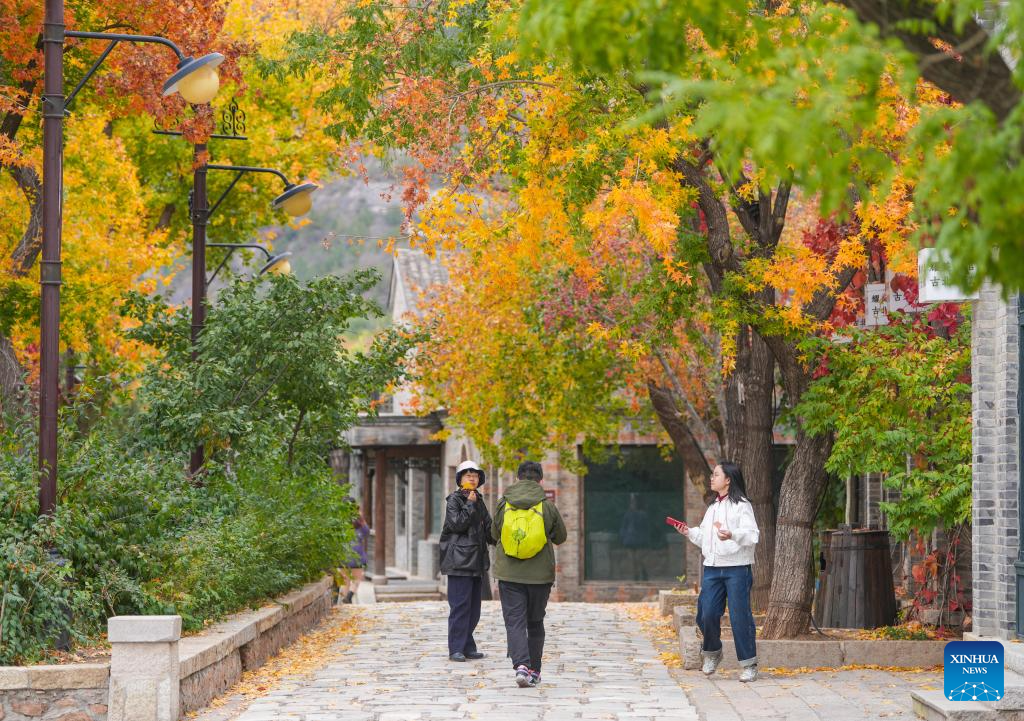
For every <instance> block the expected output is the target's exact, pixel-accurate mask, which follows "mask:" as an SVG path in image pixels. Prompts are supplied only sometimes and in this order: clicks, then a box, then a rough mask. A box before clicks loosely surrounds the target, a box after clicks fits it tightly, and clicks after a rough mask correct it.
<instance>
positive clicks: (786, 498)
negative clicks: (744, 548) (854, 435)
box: [761, 430, 832, 639]
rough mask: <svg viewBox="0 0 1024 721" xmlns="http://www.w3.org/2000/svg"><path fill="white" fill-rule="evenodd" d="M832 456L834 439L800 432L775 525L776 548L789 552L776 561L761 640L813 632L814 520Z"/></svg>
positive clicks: (778, 556) (783, 483) (784, 483)
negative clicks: (826, 470) (811, 628)
mask: <svg viewBox="0 0 1024 721" xmlns="http://www.w3.org/2000/svg"><path fill="white" fill-rule="evenodd" d="M831 451H832V438H831V436H828V435H824V436H817V437H813V436H809V435H807V434H806V433H804V431H802V430H801V431H798V432H797V439H796V452H795V453H794V455H793V461H792V463H790V464H789V468H787V469H786V476H785V478H784V479H783V481H782V492H781V494H780V497H779V517H778V519H777V521H776V542H777V544H778V548H780V549H784V551H785V552H784V553H783V552H780V553H778V554H777V555H776V556H775V563H774V565H773V578H772V586H771V596H770V601H769V604H768V615H767V617H766V618H765V622H764V628H763V629H762V630H761V637H762V638H766V639H779V638H792V637H794V636H798V635H800V634H802V633H807V632H808V630H809V629H810V620H811V596H812V590H813V589H812V580H813V579H812V558H811V554H812V550H813V548H812V541H813V527H814V517H815V515H816V514H817V511H818V505H819V503H820V502H821V495H822V493H823V492H824V490H825V481H826V474H825V461H826V460H828V457H829V454H830V453H831Z"/></svg>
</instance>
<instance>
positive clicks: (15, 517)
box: [0, 273, 413, 665]
mask: <svg viewBox="0 0 1024 721" xmlns="http://www.w3.org/2000/svg"><path fill="white" fill-rule="evenodd" d="M375 280H376V276H374V275H373V274H370V273H359V274H356V275H354V276H352V277H351V278H347V279H341V278H327V279H321V280H316V281H312V282H310V283H308V284H306V285H302V284H300V283H298V282H297V281H295V280H294V279H291V278H282V279H277V278H275V279H273V280H269V281H264V282H260V283H243V282H239V283H236V284H235V285H234V286H232V287H231V288H230V289H228V290H226V291H224V292H222V294H221V296H220V298H219V299H218V302H217V303H216V304H215V305H214V307H213V308H212V309H211V312H210V316H209V321H208V325H207V327H206V329H205V331H204V333H203V336H202V340H201V342H200V346H199V350H200V354H201V356H202V362H200V363H196V362H195V361H193V359H192V357H191V351H190V347H189V343H188V323H187V317H186V315H185V314H184V313H182V312H171V311H170V310H169V309H168V308H167V307H166V306H164V305H163V304H162V303H160V301H159V300H154V299H147V298H143V297H141V296H135V297H133V298H132V299H130V301H129V303H128V304H127V305H128V311H127V312H128V314H129V315H131V316H132V317H133V318H134V319H135V320H136V321H138V324H137V325H136V327H135V330H134V331H133V336H134V337H135V338H136V339H138V340H143V341H145V342H148V343H150V344H151V345H153V346H154V347H155V348H156V349H157V350H158V356H157V357H156V358H155V359H154V360H153V361H152V362H151V363H150V364H149V365H148V366H147V368H146V369H145V370H144V372H143V373H142V375H141V377H140V379H139V382H138V384H137V386H138V388H137V392H136V393H135V394H134V396H128V395H126V394H124V393H119V394H111V393H109V392H108V391H109V388H103V389H99V390H101V391H102V392H103V403H102V412H100V411H98V409H99V408H100V404H98V403H95V402H93V401H95V400H96V399H95V396H92V397H90V390H89V389H88V388H86V389H85V390H84V391H82V393H81V395H80V397H79V399H78V402H77V403H76V405H75V406H71V407H68V408H65V409H64V410H63V413H62V417H61V442H60V444H59V451H60V461H59V463H60V488H59V494H58V506H57V512H56V513H55V515H54V516H53V517H52V518H46V519H39V518H37V516H36V510H37V499H36V494H37V490H38V481H37V478H38V476H37V473H36V453H35V451H36V447H37V444H36V435H35V432H36V431H35V422H34V421H33V420H31V419H29V420H28V421H26V422H24V423H17V422H13V421H10V420H8V421H7V423H6V424H5V425H4V426H3V432H2V433H0V665H5V664H13V663H30V662H34V661H37V660H39V659H41V658H43V657H44V656H45V654H46V652H47V651H48V650H49V649H50V648H52V647H53V644H54V641H55V640H56V639H57V638H58V637H60V636H61V635H62V634H67V635H70V636H71V637H72V639H74V640H77V641H80V642H81V641H86V640H90V639H94V638H96V637H98V636H99V635H100V634H101V633H102V632H103V631H104V630H105V628H106V619H107V618H108V617H109V616H111V615H117V614H165V613H167V614H169V613H176V614H180V615H181V616H182V619H183V621H184V624H185V627H186V628H187V629H198V628H202V626H203V625H204V624H206V623H207V622H208V621H210V620H211V619H215V618H217V617H218V616H222V615H224V614H226V613H230V612H233V611H236V610H239V609H242V608H244V607H246V606H255V605H257V604H259V603H261V602H262V601H264V600H265V599H267V598H269V597H272V596H275V595H279V594H281V593H284V592H286V591H288V590H290V589H292V588H294V587H296V586H298V585H300V584H302V583H304V582H306V581H309V580H312V579H314V578H316V577H318V576H319V575H320V574H322V573H324V572H325V571H328V570H330V569H332V568H334V567H336V566H337V565H338V564H339V563H341V562H343V561H344V560H346V559H347V558H348V556H349V554H350V551H349V548H350V546H351V543H352V541H353V535H354V534H353V529H352V519H353V515H354V514H355V507H354V505H353V504H352V503H351V502H349V501H347V500H346V493H347V489H346V488H345V487H344V486H341V485H339V484H338V483H337V481H336V480H335V479H334V477H333V474H332V472H331V469H330V467H329V466H328V464H327V462H326V457H327V451H328V450H330V449H331V448H332V447H334V446H335V445H336V444H337V443H338V441H339V437H340V434H341V432H342V431H344V430H345V429H346V428H347V427H349V426H350V425H351V424H352V423H354V422H355V421H356V419H357V418H358V415H359V413H361V412H364V411H368V410H369V409H370V405H371V398H372V397H373V395H374V394H375V393H377V392H380V391H382V390H383V389H384V386H385V385H386V384H387V383H389V382H391V381H392V380H396V379H398V378H399V377H400V375H401V372H402V371H401V364H400V360H401V359H402V357H403V356H404V355H405V353H406V352H407V350H408V348H409V345H410V344H411V342H412V340H413V339H412V338H408V337H404V336H402V335H401V334H398V333H388V334H384V335H382V336H381V337H380V338H378V339H377V341H376V342H375V343H374V344H373V345H372V347H371V348H369V349H368V350H367V351H364V352H356V351H350V350H348V349H346V348H345V346H344V344H343V342H342V336H343V333H344V332H345V330H346V329H347V328H348V325H349V322H350V321H351V320H352V319H354V318H358V317H360V316H361V315H366V314H372V313H379V310H378V309H376V308H375V306H373V305H372V304H371V303H369V302H368V301H365V300H363V298H362V293H363V292H365V291H366V289H367V288H368V287H369V286H370V285H372V283H373V282H374V281H375ZM199 442H203V443H205V444H206V445H207V450H208V453H207V461H206V464H205V466H204V469H203V473H202V476H201V478H199V479H191V478H189V476H188V473H187V463H188V450H189V449H191V448H193V447H194V446H195V445H196V444H197V443H199Z"/></svg>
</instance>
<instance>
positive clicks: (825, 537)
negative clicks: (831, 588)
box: [812, 529, 835, 626]
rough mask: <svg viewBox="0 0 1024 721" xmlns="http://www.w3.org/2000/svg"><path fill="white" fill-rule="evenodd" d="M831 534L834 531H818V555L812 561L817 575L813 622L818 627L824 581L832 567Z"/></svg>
mask: <svg viewBox="0 0 1024 721" xmlns="http://www.w3.org/2000/svg"><path fill="white" fill-rule="evenodd" d="M833 533H835V529H829V530H827V531H819V533H818V553H817V556H816V557H815V559H814V568H815V570H816V571H817V573H818V582H817V583H816V584H815V586H814V605H813V606H812V608H813V615H814V622H815V623H816V624H818V625H819V626H820V625H821V609H822V607H823V606H824V594H825V589H826V588H827V584H826V583H825V579H826V577H827V576H828V571H829V568H830V567H831V566H832V563H831V560H830V559H829V556H830V555H831V545H832V534H833Z"/></svg>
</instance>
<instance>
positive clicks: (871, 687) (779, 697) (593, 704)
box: [195, 602, 941, 721]
mask: <svg viewBox="0 0 1024 721" xmlns="http://www.w3.org/2000/svg"><path fill="white" fill-rule="evenodd" d="M447 612H448V609H447V604H445V603H443V602H418V603H402V604H378V605H375V606H365V607H347V608H346V610H345V611H344V613H358V614H360V615H362V616H363V617H364V620H365V621H366V623H365V624H364V625H365V628H364V630H363V632H362V633H361V634H359V635H358V636H356V637H355V638H354V639H351V642H350V643H344V644H341V643H339V644H336V645H335V646H334V647H333V648H330V649H328V650H327V652H326V654H325V658H324V663H323V664H322V665H321V667H320V668H319V670H317V671H315V672H314V673H313V674H311V675H307V676H304V677H295V678H285V679H282V680H281V682H280V683H277V684H276V685H275V684H271V685H268V687H267V688H266V691H265V692H264V693H262V695H260V696H259V697H258V698H255V699H251V698H245V699H243V698H241V697H237V696H236V697H235V698H230V697H229V698H228V699H226V703H223V704H222V705H221V706H220V708H217V709H213V710H209V711H205V712H203V713H201V714H199V715H198V716H196V717H195V721H278V720H280V721H285V720H295V721H418V720H423V721H429V720H431V719H482V720H484V721H570V720H571V719H581V720H588V721H589V720H593V721H597V720H598V719H622V720H623V721H627V720H628V721H645V720H649V721H690V720H692V721H697V720H698V719H702V720H706V721H737V720H739V719H743V720H747V719H751V720H753V719H757V720H762V719H763V720H764V721H769V720H771V721H775V720H776V719H777V720H779V721H781V720H782V719H787V720H789V719H792V720H794V721H818V720H822V721H852V720H853V719H877V718H886V719H898V720H900V721H909V720H910V719H912V718H914V717H913V715H912V713H911V711H910V689H911V688H912V687H922V686H925V687H926V686H928V685H941V677H939V676H938V675H936V674H893V673H887V672H883V671H843V672H835V673H812V674H802V675H798V676H783V675H778V676H771V675H767V676H763V677H762V679H761V680H760V681H758V682H757V683H755V684H750V685H747V684H740V683H739V682H738V681H737V680H736V675H737V674H736V671H735V670H726V671H724V673H723V674H722V675H721V676H719V677H715V678H714V679H713V680H709V679H706V678H705V677H704V676H703V675H702V674H700V673H699V672H697V671H683V670H682V669H680V668H671V669H668V668H666V666H665V665H664V664H663V662H662V658H661V657H660V656H659V652H666V651H667V652H668V654H669V655H668V656H666V657H667V658H670V657H671V653H672V651H673V650H674V649H671V648H670V647H669V646H665V645H664V644H666V643H667V641H664V640H663V641H661V642H659V647H657V648H656V647H655V645H654V643H652V641H651V639H649V638H648V635H647V634H646V633H645V632H644V630H643V625H642V624H641V623H639V622H638V621H636V620H634V619H632V618H631V617H630V616H629V615H628V614H627V613H626V611H625V610H624V607H623V606H618V605H600V604H577V603H553V604H551V605H550V606H549V608H548V619H547V629H548V636H547V641H548V643H547V648H546V650H545V658H544V669H543V671H544V673H543V677H544V682H543V684H542V685H541V686H540V687H539V688H536V689H520V688H518V687H516V686H515V684H514V683H513V680H512V669H511V664H510V663H509V662H508V660H507V659H506V658H505V657H504V651H505V641H504V627H503V626H502V623H501V610H500V607H499V605H498V604H497V603H496V602H485V603H484V611H483V618H482V619H481V621H480V627H479V629H478V632H477V643H478V645H479V646H480V649H481V650H482V651H484V652H485V653H487V654H488V655H487V657H486V658H485V659H483V660H482V661H476V662H468V663H465V664H454V663H450V662H449V661H448V659H447V650H446V646H445V638H446V628H447V626H446V621H447ZM936 679H938V680H936Z"/></svg>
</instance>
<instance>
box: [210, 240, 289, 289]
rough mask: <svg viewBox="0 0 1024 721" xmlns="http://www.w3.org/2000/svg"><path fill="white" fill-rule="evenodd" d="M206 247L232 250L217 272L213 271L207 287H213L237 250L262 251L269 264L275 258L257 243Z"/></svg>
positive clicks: (217, 244)
mask: <svg viewBox="0 0 1024 721" xmlns="http://www.w3.org/2000/svg"><path fill="white" fill-rule="evenodd" d="M206 247H207V248H230V249H231V250H229V251H228V252H227V255H225V256H224V260H222V261H221V262H220V265H218V266H217V269H216V270H215V271H213V275H211V276H210V277H209V278H208V279H207V281H206V284H207V285H211V284H212V283H213V279H214V278H216V277H217V273H219V272H220V269H221V268H223V267H224V266H225V265H226V264H227V262H228V260H230V259H231V255H232V254H233V253H234V252H235V251H236V250H238V249H239V248H250V249H253V250H259V251H262V252H263V254H264V255H265V256H267V262H270V260H271V259H272V258H273V256H272V255H271V254H270V251H269V250H267V249H266V248H264V247H263V246H262V245H258V244H256V243H207V244H206Z"/></svg>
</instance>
